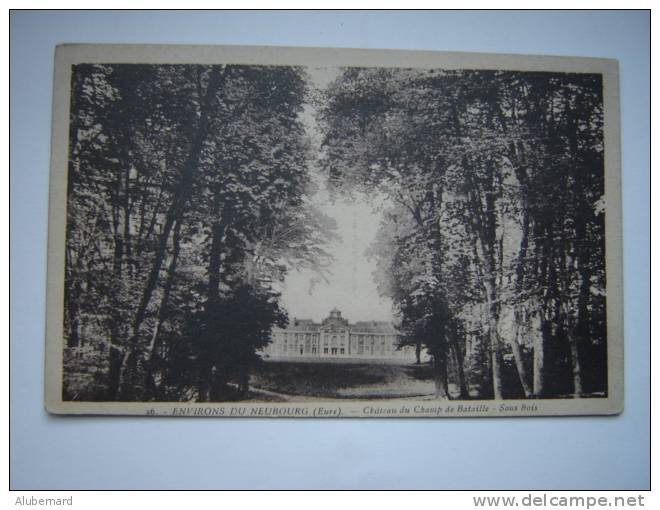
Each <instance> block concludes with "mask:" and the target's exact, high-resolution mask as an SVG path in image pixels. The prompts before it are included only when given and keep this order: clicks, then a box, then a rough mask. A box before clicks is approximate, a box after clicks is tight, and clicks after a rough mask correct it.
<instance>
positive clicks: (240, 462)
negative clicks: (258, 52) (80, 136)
mask: <svg viewBox="0 0 660 510" xmlns="http://www.w3.org/2000/svg"><path fill="white" fill-rule="evenodd" d="M649 26H650V20H649V14H648V13H646V12H641V11H638V12H622V11H612V12H609V11H608V12H570V13H568V12H504V11H497V12H450V11H441V12H392V13H384V12H368V13H342V12H331V13H307V12H278V13H272V12H257V13H247V12H211V13H209V12H157V13H156V12H148V13H141V12H125V13H122V12H81V11H76V12H34V11H33V12H27V11H25V12H23V11H21V12H13V13H12V14H11V21H10V42H11V48H10V58H11V64H10V72H11V74H10V87H11V97H10V107H11V118H10V136H11V139H10V150H11V155H10V179H11V180H10V198H11V205H10V227H11V231H10V264H11V270H10V285H11V290H10V320H11V335H10V342H11V353H10V363H11V376H10V383H11V393H10V411H11V416H10V432H11V438H10V455H11V461H10V486H11V488H13V489H119V488H124V489H142V488H167V489H176V488H180V489H192V488H208V489H213V488H217V489H220V488H356V489H359V488H387V489H398V488H401V489H406V488H409V489H414V488H417V489H421V488H425V489H432V488H434V489H443V488H444V489H469V488H483V489H487V488H510V489H551V488H561V489H570V488H574V489H645V488H649V486H650V419H649V412H650V409H649V396H650V377H649V376H650V342H649V338H650V327H649V326H650V321H649V318H650V317H649V303H650V284H649V281H650V256H649V255H650V235H649V233H650V214H649V211H650V191H649V190H650V172H649V156H650V153H649V150H650V123H649V122H650V114H649V112H650V110H649V108H650V104H649V79H650V74H649V73H650V61H649V58H650V29H649ZM64 42H89V43H104V42H105V43H181V44H256V45H290V46H324V47H361V48H400V49H429V50H446V51H475V52H498V53H530V54H550V55H569V56H593V57H607V58H616V59H619V61H620V72H621V113H622V161H623V228H624V284H625V291H624V292H625V294H624V302H625V411H624V413H623V414H622V415H620V416H617V417H579V418H576V417H572V418H529V419H520V418H518V419H507V418H494V419H489V418H473V419H451V420H434V419H418V420H406V419H393V420H388V419H379V420H368V419H360V420H326V421H322V420H292V419H262V420H246V419H240V420H239V419H231V420H226V419H211V418H206V419H204V418H201V419H176V418H163V419H148V418H146V417H145V418H142V417H132V418H117V417H54V416H49V415H48V414H47V413H46V412H45V410H44V407H43V360H44V320H45V309H44V304H45V299H44V295H45V282H46V274H45V267H46V231H47V207H48V166H49V141H50V120H51V119H50V112H51V99H52V73H53V52H54V48H55V45H57V44H59V43H64Z"/></svg>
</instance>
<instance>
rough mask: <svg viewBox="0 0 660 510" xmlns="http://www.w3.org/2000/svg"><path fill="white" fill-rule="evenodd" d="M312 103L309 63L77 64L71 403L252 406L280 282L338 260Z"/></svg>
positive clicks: (67, 328)
mask: <svg viewBox="0 0 660 510" xmlns="http://www.w3.org/2000/svg"><path fill="white" fill-rule="evenodd" d="M308 93H309V91H308V86H307V80H306V76H305V73H304V71H303V69H302V68H296V67H281V66H280V67H275V66H238V65H137V64H116V65H96V64H81V65H76V66H73V68H72V78H71V110H70V111H71V114H70V133H69V135H70V136H69V140H70V145H69V166H68V183H67V186H68V190H67V225H66V230H67V232H66V233H67V237H66V273H65V296H64V337H65V343H66V347H65V353H64V364H65V367H64V387H63V398H64V399H65V400H72V399H80V400H141V401H144V400H191V399H196V400H198V401H219V400H227V399H232V398H242V397H244V396H245V395H246V392H247V390H248V377H249V372H250V370H251V369H252V367H253V366H254V364H255V363H256V362H257V361H258V359H257V357H256V355H255V350H256V349H258V348H259V347H262V346H264V345H265V344H267V343H268V342H269V340H270V331H271V328H272V327H273V326H274V325H284V324H285V323H286V321H287V315H286V311H285V310H283V309H282V307H281V305H280V302H279V294H278V292H277V291H276V290H275V288H276V284H277V283H278V282H281V281H283V279H284V277H285V275H286V272H287V268H290V267H297V268H312V269H314V270H317V271H323V270H324V267H325V266H327V263H328V260H329V255H328V254H327V253H326V251H325V250H324V248H323V246H324V243H325V242H326V241H327V240H328V239H330V238H332V235H333V233H332V230H333V222H332V220H331V219H330V218H327V217H325V216H324V215H323V214H321V213H320V212H319V211H318V210H317V209H316V208H315V207H314V206H313V205H312V202H311V200H310V197H311V196H312V195H313V194H314V191H315V189H314V184H313V182H312V180H311V179H310V174H309V171H308V165H309V161H310V157H311V152H310V142H309V140H308V136H307V134H306V132H305V127H304V124H303V122H302V120H301V114H302V112H303V108H304V104H305V101H306V98H307V95H308Z"/></svg>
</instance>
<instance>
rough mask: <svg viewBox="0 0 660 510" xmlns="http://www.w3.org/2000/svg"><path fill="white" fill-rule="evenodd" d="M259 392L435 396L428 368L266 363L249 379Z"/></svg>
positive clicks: (362, 396) (321, 395)
mask: <svg viewBox="0 0 660 510" xmlns="http://www.w3.org/2000/svg"><path fill="white" fill-rule="evenodd" d="M250 386H251V387H253V388H256V389H263V390H267V391H272V392H277V393H282V394H285V395H292V396H309V397H327V398H395V397H406V396H419V395H428V394H431V393H433V381H432V378H431V373H430V368H429V367H428V365H420V366H415V365H393V364H383V365H378V364H371V363H337V362H332V363H296V362H291V361H265V362H264V363H263V364H262V365H261V366H260V367H259V368H258V369H257V371H255V373H254V374H253V375H252V377H251V379H250Z"/></svg>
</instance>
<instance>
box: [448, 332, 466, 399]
mask: <svg viewBox="0 0 660 510" xmlns="http://www.w3.org/2000/svg"><path fill="white" fill-rule="evenodd" d="M451 347H452V351H453V352H454V359H455V360H456V375H457V376H458V389H459V391H460V397H461V399H466V398H468V396H469V392H468V387H467V380H466V378H465V368H464V366H463V363H464V361H465V356H464V354H463V349H461V346H460V344H459V342H458V340H457V338H456V337H455V336H453V335H452V340H451Z"/></svg>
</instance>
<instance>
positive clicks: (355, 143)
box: [318, 68, 607, 399]
mask: <svg viewBox="0 0 660 510" xmlns="http://www.w3.org/2000/svg"><path fill="white" fill-rule="evenodd" d="M318 123H319V126H320V129H321V131H322V133H323V137H322V138H323V142H322V144H323V148H322V155H321V167H322V168H323V170H324V173H325V175H326V177H327V178H328V180H329V182H330V184H331V186H332V188H333V189H334V190H335V191H336V192H337V193H343V194H344V195H345V196H347V197H349V198H350V197H351V194H352V193H353V192H354V190H361V191H363V192H366V193H367V194H369V195H371V196H374V195H375V194H379V195H380V196H384V197H386V199H387V203H389V204H390V205H389V206H388V207H387V209H386V210H385V211H384V213H383V221H382V224H381V227H380V229H379V231H378V233H377V237H376V240H375V241H374V243H373V245H372V247H371V249H370V256H372V257H374V258H375V260H376V263H377V270H376V272H375V274H374V276H375V278H376V280H377V282H378V286H379V291H380V292H381V293H382V294H383V295H384V296H388V297H390V298H391V299H392V300H393V302H394V306H395V309H396V315H397V319H398V322H399V328H400V332H401V338H402V343H403V344H407V345H415V346H416V347H417V352H418V353H419V352H420V351H421V350H422V349H426V350H427V351H428V353H429V354H430V355H431V357H432V360H433V367H434V380H435V387H436V395H437V397H438V398H498V399H500V398H520V397H527V398H538V397H559V396H566V397H583V396H602V395H605V394H606V392H607V363H606V354H607V346H606V316H605V288H606V287H605V283H606V282H605V245H604V229H605V212H604V160H603V97H602V78H601V76H600V75H595V74H579V73H572V74H566V73H546V72H506V71H476V70H475V71H442V70H409V69H393V68H389V69H376V68H347V69H344V70H343V72H342V73H341V74H340V75H339V77H338V78H337V79H336V80H335V81H334V82H333V83H332V84H331V85H330V86H329V87H328V89H327V91H326V93H325V96H324V98H323V100H322V104H321V106H320V108H319V113H318ZM418 359H419V358H418Z"/></svg>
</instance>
